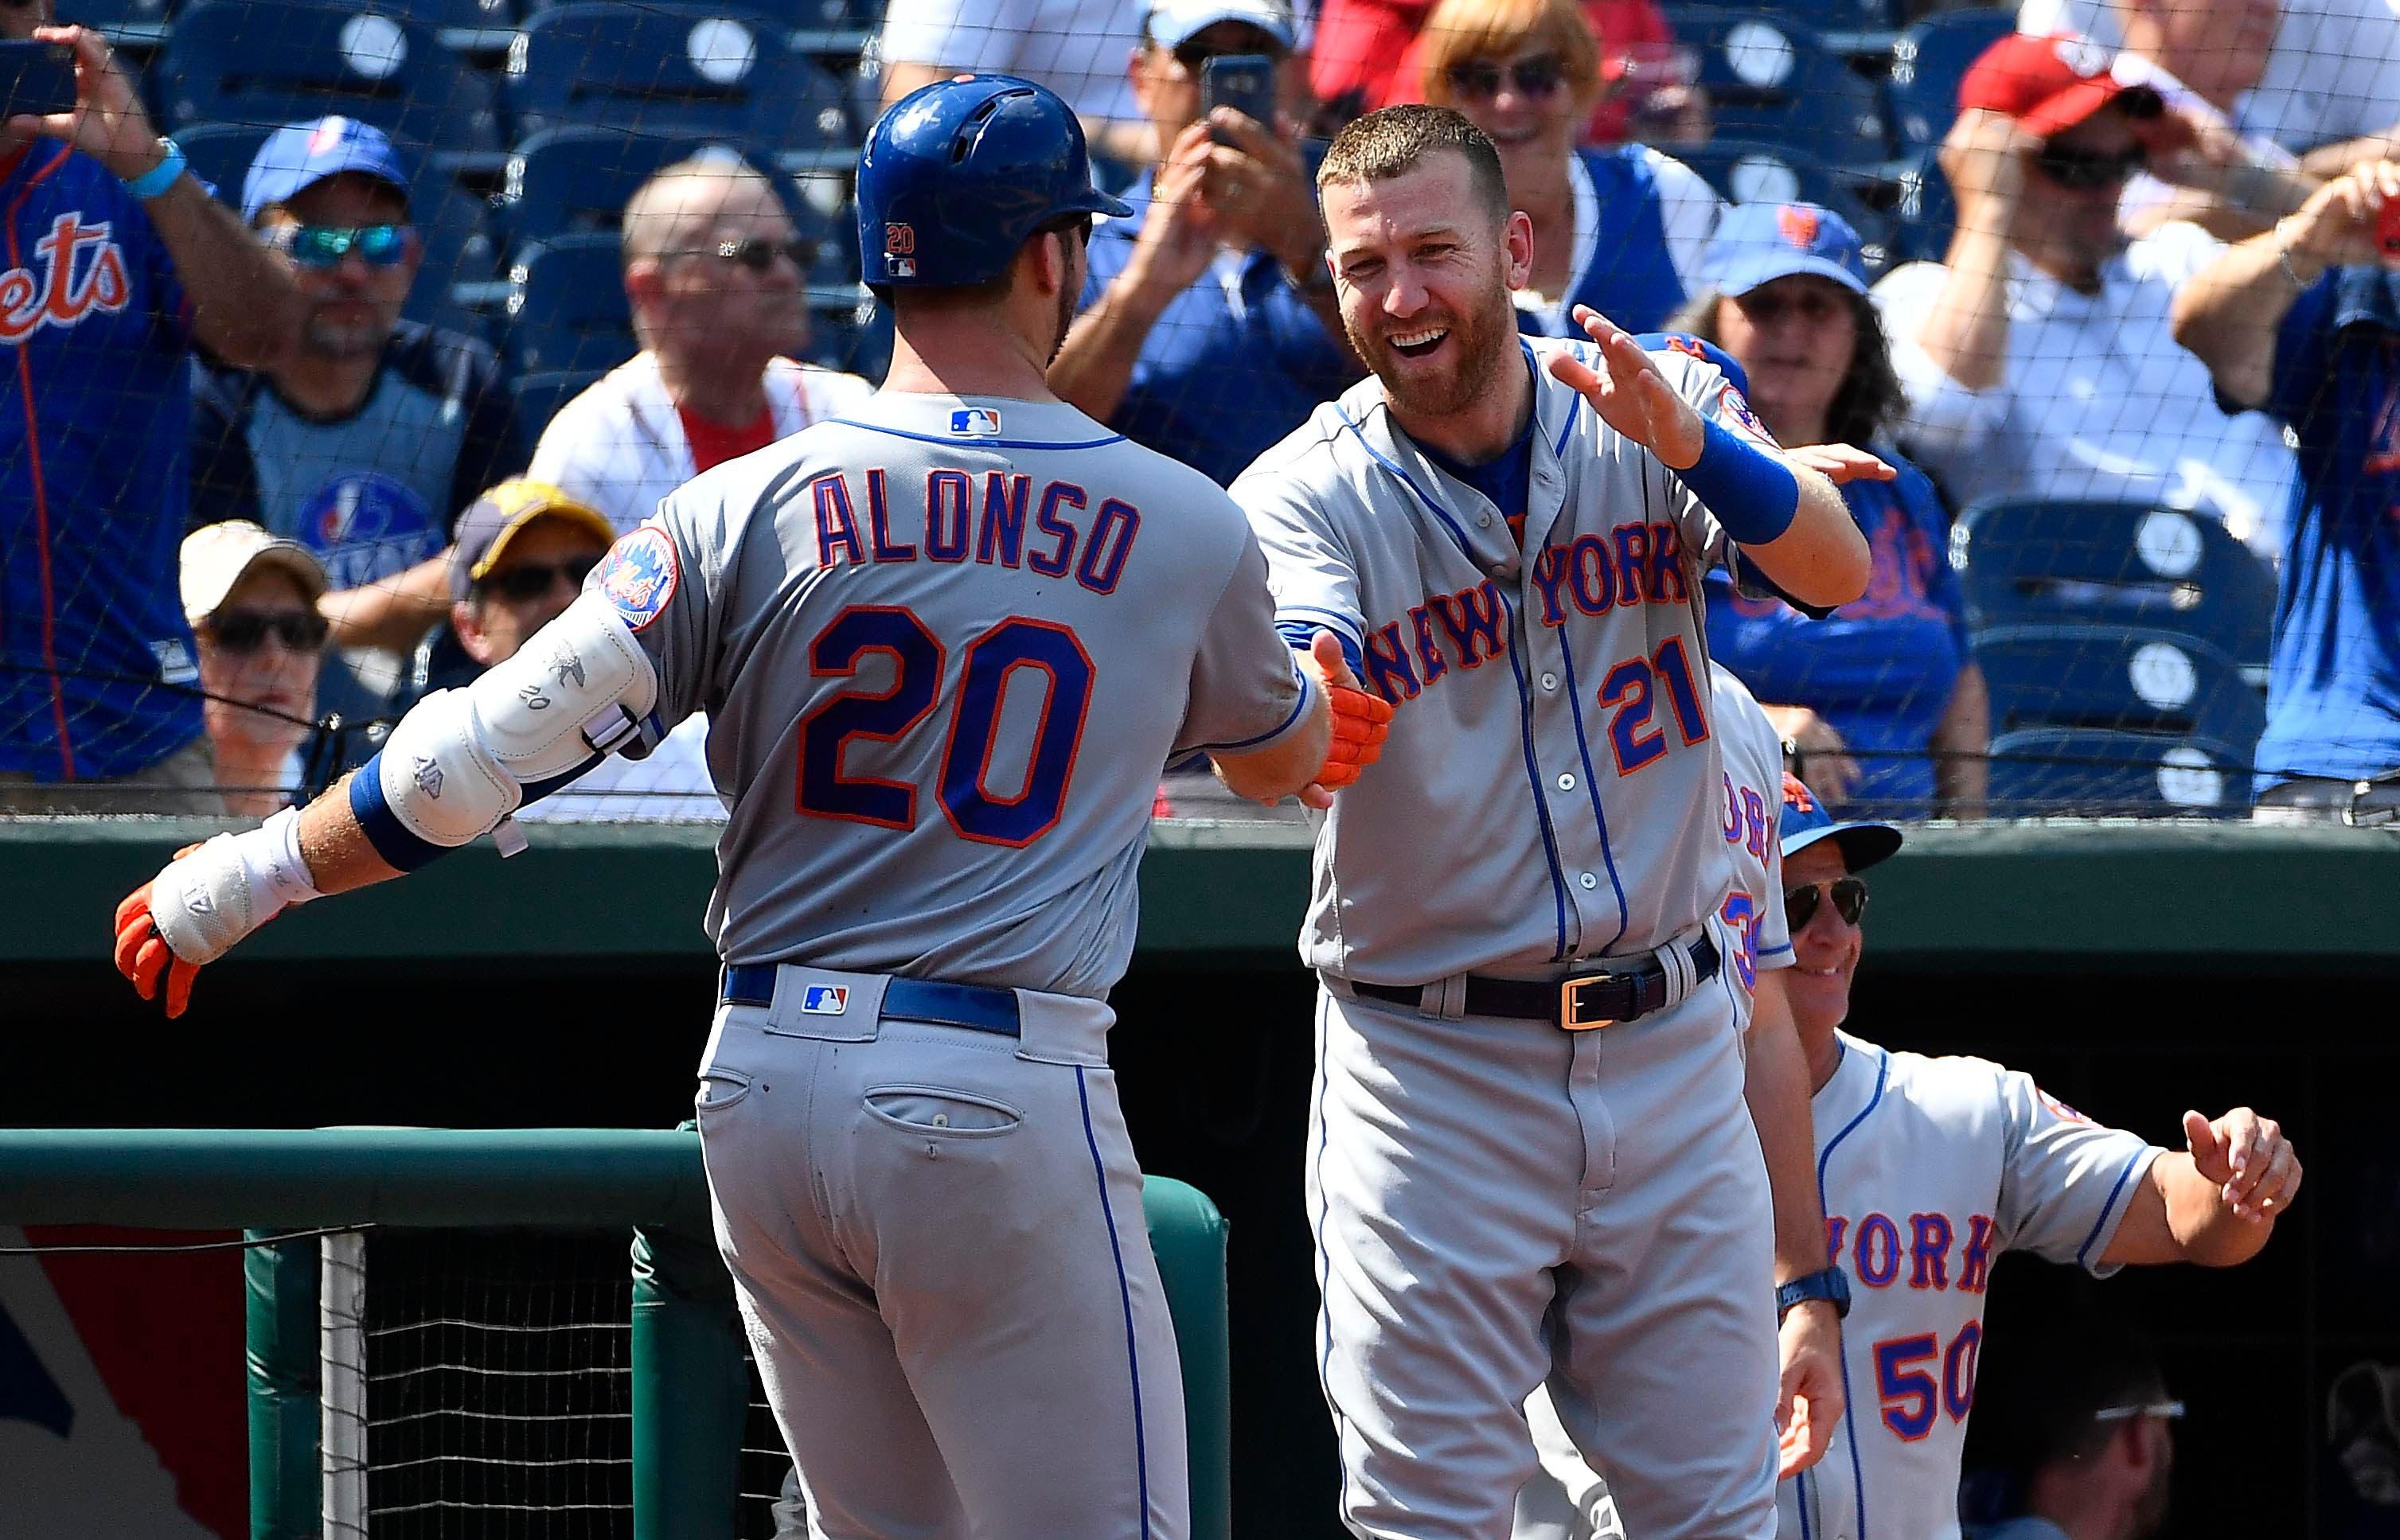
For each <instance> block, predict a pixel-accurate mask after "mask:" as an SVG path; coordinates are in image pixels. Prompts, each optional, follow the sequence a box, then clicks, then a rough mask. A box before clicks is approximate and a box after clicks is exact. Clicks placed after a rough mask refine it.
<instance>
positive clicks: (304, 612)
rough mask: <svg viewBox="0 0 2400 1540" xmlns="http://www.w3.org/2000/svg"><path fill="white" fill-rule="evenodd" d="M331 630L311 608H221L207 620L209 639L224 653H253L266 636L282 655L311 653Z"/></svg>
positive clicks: (263, 645)
mask: <svg viewBox="0 0 2400 1540" xmlns="http://www.w3.org/2000/svg"><path fill="white" fill-rule="evenodd" d="M332 630H333V628H332V627H331V626H329V625H327V624H326V623H325V618H324V617H323V616H322V615H320V614H318V613H317V612H316V611H315V610H313V609H221V610H218V611H217V612H216V613H215V614H214V615H211V616H210V617H209V621H208V631H209V639H210V640H211V641H212V642H214V643H216V645H217V646H219V647H223V648H224V649H225V651H227V652H256V651H257V650H258V649H259V648H260V647H265V646H266V639H267V638H268V637H269V636H272V637H274V638H275V639H276V640H277V641H279V642H280V643H282V644H283V650H284V651H286V652H314V651H316V650H317V649H318V648H320V647H323V646H324V645H325V638H326V636H327V634H330V633H331V631H332Z"/></svg>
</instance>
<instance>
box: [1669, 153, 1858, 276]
mask: <svg viewBox="0 0 2400 1540" xmlns="http://www.w3.org/2000/svg"><path fill="white" fill-rule="evenodd" d="M1673 153H1674V157H1675V158H1676V159H1678V160H1680V161H1682V162H1683V163H1684V165H1686V166H1689V167H1690V168H1691V169H1692V170H1696V171H1698V172H1699V173H1700V175H1701V176H1703V177H1705V178H1707V179H1708V184H1709V185H1710V186H1711V187H1714V188H1715V189H1716V190H1717V191H1718V193H1720V194H1721V195H1723V196H1724V197H1725V198H1726V199H1727V200H1728V201H1729V202H1734V203H1790V202H1794V201H1803V202H1808V203H1817V204H1821V205H1823V206H1824V207H1825V208H1828V209H1831V210H1833V211H1834V212H1835V213H1837V214H1840V215H1841V216H1842V217H1843V218H1844V219H1847V220H1848V221H1849V222H1850V225H1851V227H1852V228H1854V229H1856V230H1857V231H1858V232H1859V238H1860V239H1861V241H1862V242H1864V244H1865V247H1866V257H1867V266H1868V268H1869V269H1870V270H1880V269H1881V268H1882V266H1884V263H1885V260H1886V258H1887V255H1888V253H1889V249H1890V244H1891V235H1890V225H1891V221H1890V218H1889V216H1888V215H1886V214H1883V213H1881V212H1879V211H1877V210H1876V209H1875V207H1874V206H1873V205H1872V204H1870V203H1869V202H1867V200H1866V198H1864V197H1863V196H1862V194H1863V191H1864V188H1865V186H1866V185H1867V184H1865V183H1864V182H1863V181H1862V179H1861V178H1860V177H1857V176H1855V175H1846V174H1844V173H1842V172H1838V171H1833V170H1827V169H1826V168H1825V167H1824V166H1823V165H1822V164H1821V163H1820V162H1819V161H1818V160H1817V159H1816V158H1815V157H1811V156H1807V155H1801V154H1797V153H1795V152H1793V151H1791V150H1788V149H1785V148H1784V147H1783V146H1782V145H1780V144H1768V143H1758V142H1755V141H1745V140H1739V139H1715V140H1711V141H1710V142H1709V143H1706V144H1692V145H1679V146H1677V147H1676V149H1675V150H1674V152H1673Z"/></svg>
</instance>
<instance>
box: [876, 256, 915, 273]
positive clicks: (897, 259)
mask: <svg viewBox="0 0 2400 1540" xmlns="http://www.w3.org/2000/svg"><path fill="white" fill-rule="evenodd" d="M883 276H884V277H885V278H915V277H916V276H917V259H916V258H915V257H903V256H886V257H885V258H884V259H883Z"/></svg>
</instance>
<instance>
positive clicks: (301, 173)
mask: <svg viewBox="0 0 2400 1540" xmlns="http://www.w3.org/2000/svg"><path fill="white" fill-rule="evenodd" d="M344 171H360V172H363V173H364V174H366V175H368V176H373V177H380V178H381V179H382V180H384V181H386V182H389V183H390V184H392V185H393V186H394V187H397V188H399V189H400V195H401V197H402V198H406V197H407V196H408V183H409V175H408V168H407V167H406V166H405V165H403V164H402V161H401V158H400V152H399V151H398V150H395V149H393V148H392V144H391V140H390V139H389V137H388V136H387V135H386V134H385V133H384V131H383V130H382V129H378V128H376V127H375V125H374V124H372V123H361V122H360V121H359V120H358V119H357V118H355V117H320V118H318V119H317V120H316V121H315V122H313V123H287V124H285V125H284V126H283V127H282V128H280V129H276V130H275V131H274V132H273V133H271V134H268V135H267V136H266V143H264V144H261V145H260V146H259V147H258V154H257V155H255V156H253V157H251V162H250V175H248V176H247V177H244V178H243V179H242V184H241V217H242V220H243V222H244V223H245V224H252V225H254V224H256V223H257V222H258V216H259V213H260V211H263V210H265V209H266V206H267V205H268V204H271V203H282V202H285V201H287V200H289V199H291V198H296V197H298V196H299V195H300V194H301V193H302V192H304V191H306V190H307V189H308V188H310V187H313V186H315V185H316V184H318V183H320V182H322V181H324V180H325V179H326V178H327V177H329V176H339V175H341V174H342V173H343V172H344Z"/></svg>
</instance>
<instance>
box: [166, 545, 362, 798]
mask: <svg viewBox="0 0 2400 1540" xmlns="http://www.w3.org/2000/svg"><path fill="white" fill-rule="evenodd" d="M180 579H181V586H182V589H183V596H184V615H185V617H186V618H187V619H189V620H190V621H191V623H192V635H193V638H194V639H195V640H196V641H197V642H198V644H199V664H200V688H201V690H202V692H203V700H202V702H201V707H200V717H201V721H202V723H203V725H204V726H205V727H206V728H207V730H208V735H209V746H210V748H211V751H212V752H213V753H214V755H215V756H216V775H217V787H218V789H219V791H220V792H221V793H222V794H223V795H224V797H225V811H227V812H229V813H233V814H235V815H237V816H239V817H245V818H258V817H265V816H266V814H268V813H271V812H273V811H276V810H277V809H278V808H280V807H282V806H283V805H284V804H285V803H287V802H289V801H290V800H292V794H293V792H294V791H295V790H297V789H298V787H299V785H300V776H301V756H300V751H301V747H302V745H303V744H304V743H307V738H308V734H309V731H310V729H311V728H312V726H313V725H314V723H315V721H316V716H317V678H318V673H319V670H320V668H321V666H322V665H323V663H324V660H325V639H326V636H327V634H328V627H327V625H326V622H325V619H324V617H323V616H321V615H320V614H319V613H318V612H317V601H318V600H319V599H320V598H322V597H323V596H324V593H325V569H324V567H323V566H322V565H320V563H319V562H318V560H317V558H316V556H315V554H314V553H312V552H310V551H309V550H308V549H307V547H305V546H303V545H301V544H299V543H298V542H297V541H293V540H284V539H278V538H275V537H274V536H272V535H269V534H268V533H267V532H266V530H265V529H263V528H261V527H260V526H258V525H254V524H252V523H249V522H248V521H246V520H236V521H232V522H229V523H225V524H215V525H209V526H208V527H207V528H205V529H198V530H194V531H193V532H192V533H191V534H190V535H187V536H185V537H184V546H183V563H182V570H181V573H180Z"/></svg>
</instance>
